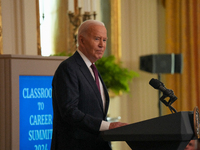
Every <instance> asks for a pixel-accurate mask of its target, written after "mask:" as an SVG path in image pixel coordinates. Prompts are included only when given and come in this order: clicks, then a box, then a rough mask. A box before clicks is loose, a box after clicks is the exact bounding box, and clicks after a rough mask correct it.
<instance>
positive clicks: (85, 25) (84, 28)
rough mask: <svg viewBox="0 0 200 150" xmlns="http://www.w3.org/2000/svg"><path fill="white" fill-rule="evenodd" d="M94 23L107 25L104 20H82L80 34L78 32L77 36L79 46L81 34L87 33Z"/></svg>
mask: <svg viewBox="0 0 200 150" xmlns="http://www.w3.org/2000/svg"><path fill="white" fill-rule="evenodd" d="M92 25H101V26H105V25H104V23H103V22H101V21H97V20H86V21H84V22H82V23H81V25H80V26H79V29H78V34H77V37H76V38H77V44H76V46H77V47H78V46H79V36H80V35H85V34H87V30H88V29H89V28H90V27H91V26H92Z"/></svg>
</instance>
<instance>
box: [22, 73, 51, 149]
mask: <svg viewBox="0 0 200 150" xmlns="http://www.w3.org/2000/svg"><path fill="white" fill-rule="evenodd" d="M52 78H53V77H52V76H19V93H20V94H19V95H20V100H19V101H20V102H19V103H20V104H19V105H20V107H19V108H20V109H19V111H20V112H19V114H20V150H50V146H51V139H52V133H53V129H52V124H53V108H52V86H51V83H52Z"/></svg>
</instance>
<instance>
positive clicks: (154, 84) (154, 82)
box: [149, 78, 161, 89]
mask: <svg viewBox="0 0 200 150" xmlns="http://www.w3.org/2000/svg"><path fill="white" fill-rule="evenodd" d="M149 84H150V85H151V86H152V87H153V88H155V89H159V87H160V85H161V82H160V81H159V80H157V79H154V78H152V79H151V80H150V81H149Z"/></svg>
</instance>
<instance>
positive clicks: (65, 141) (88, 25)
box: [51, 20, 126, 150]
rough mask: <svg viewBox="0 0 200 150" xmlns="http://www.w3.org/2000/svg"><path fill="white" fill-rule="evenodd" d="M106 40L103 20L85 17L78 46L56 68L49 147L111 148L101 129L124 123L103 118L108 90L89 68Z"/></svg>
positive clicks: (61, 149)
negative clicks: (51, 133)
mask: <svg viewBox="0 0 200 150" xmlns="http://www.w3.org/2000/svg"><path fill="white" fill-rule="evenodd" d="M106 41H107V30H106V28H105V26H104V24H103V23H102V22H99V21H95V20H88V21H85V22H84V23H82V24H81V26H80V27H79V30H78V50H77V51H76V52H75V53H74V55H73V56H71V57H70V58H68V59H66V60H65V61H63V62H62V63H61V64H60V65H59V67H58V69H57V70H56V72H55V75H54V78H53V82H52V86H53V92H52V97H53V112H54V118H53V137H52V144H51V150H110V149H111V147H110V143H109V142H106V141H103V139H102V138H101V137H100V135H99V133H100V131H104V130H108V129H112V128H116V127H120V126H123V125H126V123H121V122H114V123H109V122H107V121H106V115H107V111H108V106H109V95H108V91H107V89H106V86H105V84H104V82H103V80H102V78H101V76H100V74H98V75H95V71H93V68H91V65H92V64H93V66H94V62H96V61H97V60H98V59H100V58H101V57H102V56H103V54H104V51H105V48H106ZM96 82H98V83H96Z"/></svg>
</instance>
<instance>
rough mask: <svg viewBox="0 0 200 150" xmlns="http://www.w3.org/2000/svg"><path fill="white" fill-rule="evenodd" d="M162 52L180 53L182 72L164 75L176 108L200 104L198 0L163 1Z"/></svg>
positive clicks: (185, 109)
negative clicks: (163, 27)
mask: <svg viewBox="0 0 200 150" xmlns="http://www.w3.org/2000/svg"><path fill="white" fill-rule="evenodd" d="M165 6H166V52H167V53H182V54H183V72H182V74H174V75H166V86H167V87H168V88H170V89H172V90H173V91H174V93H175V95H176V96H177V97H178V100H177V101H176V102H174V104H173V107H175V109H177V111H192V110H193V109H194V107H195V106H198V107H200V102H199V101H200V94H199V93H200V78H199V77H200V64H199V63H200V60H199V59H200V52H199V51H200V37H199V36H200V0H192V1H190V0H176V1H174V0H167V1H165Z"/></svg>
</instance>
